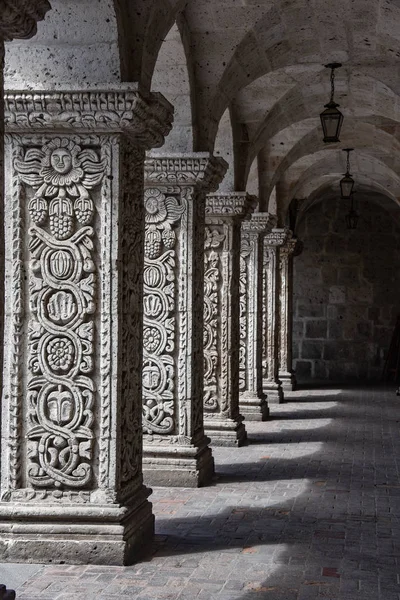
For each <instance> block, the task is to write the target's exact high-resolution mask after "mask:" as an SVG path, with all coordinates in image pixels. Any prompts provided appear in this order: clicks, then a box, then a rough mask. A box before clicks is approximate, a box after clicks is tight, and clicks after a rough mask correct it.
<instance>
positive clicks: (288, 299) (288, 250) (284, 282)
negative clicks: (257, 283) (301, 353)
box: [278, 238, 302, 391]
mask: <svg viewBox="0 0 400 600" xmlns="http://www.w3.org/2000/svg"><path fill="white" fill-rule="evenodd" d="M301 249H302V246H301V242H299V240H297V239H295V238H290V239H288V241H287V242H286V244H284V245H283V246H281V248H280V250H279V313H280V320H279V339H278V344H279V373H278V377H279V380H280V381H281V383H282V388H283V391H285V390H288V391H293V390H295V388H296V375H295V373H294V371H293V367H292V342H293V258H294V257H295V256H298V254H300V252H301Z"/></svg>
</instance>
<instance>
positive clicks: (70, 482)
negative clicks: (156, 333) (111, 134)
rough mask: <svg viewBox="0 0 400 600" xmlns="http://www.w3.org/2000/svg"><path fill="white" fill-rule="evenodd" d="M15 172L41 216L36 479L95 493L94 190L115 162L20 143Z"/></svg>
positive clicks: (31, 413)
mask: <svg viewBox="0 0 400 600" xmlns="http://www.w3.org/2000/svg"><path fill="white" fill-rule="evenodd" d="M14 168H15V170H16V172H17V173H18V175H19V179H20V181H21V182H23V183H24V184H25V185H26V189H27V198H29V199H28V200H27V209H28V213H29V215H30V220H31V223H30V228H29V253H30V263H29V264H30V268H29V302H30V308H31V315H30V319H29V322H28V335H27V343H28V367H27V369H28V373H27V390H28V392H27V394H28V424H27V440H28V461H29V463H28V468H27V478H28V481H29V483H30V484H31V485H32V486H34V487H37V488H46V489H57V488H58V489H60V488H61V489H67V490H68V489H76V488H87V486H88V485H90V483H91V481H92V478H93V471H92V465H91V459H92V443H93V438H94V433H93V412H92V411H93V406H94V402H95V392H96V387H95V383H94V381H93V377H92V374H93V371H94V357H93V355H94V348H93V342H94V316H93V315H94V313H95V310H96V304H95V294H96V282H97V275H96V268H95V263H94V244H93V238H94V230H93V227H92V226H91V225H90V223H91V221H92V219H93V216H94V211H95V206H94V202H93V199H92V197H91V190H93V189H94V188H95V187H97V186H99V184H100V183H101V181H102V178H103V176H104V171H105V168H106V163H105V161H104V160H102V159H101V158H100V152H99V149H98V148H96V149H94V148H93V147H91V148H82V146H81V145H80V144H78V143H76V142H75V141H73V140H71V139H69V138H62V137H56V138H52V139H51V140H49V141H47V142H46V143H45V144H44V145H42V146H41V147H38V146H36V145H33V144H32V145H30V146H29V147H20V155H19V156H18V157H17V158H16V159H15V160H14ZM30 190H33V191H34V193H33V194H32V192H31V191H30Z"/></svg>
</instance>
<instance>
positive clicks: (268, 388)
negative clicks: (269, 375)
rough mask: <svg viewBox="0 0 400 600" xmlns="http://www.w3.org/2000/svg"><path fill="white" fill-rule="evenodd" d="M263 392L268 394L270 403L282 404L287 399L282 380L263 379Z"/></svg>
mask: <svg viewBox="0 0 400 600" xmlns="http://www.w3.org/2000/svg"><path fill="white" fill-rule="evenodd" d="M263 392H264V394H266V396H267V402H268V404H282V403H283V401H284V399H285V398H284V394H283V389H282V385H281V383H280V382H276V381H263Z"/></svg>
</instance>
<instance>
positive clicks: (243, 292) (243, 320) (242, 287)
mask: <svg viewBox="0 0 400 600" xmlns="http://www.w3.org/2000/svg"><path fill="white" fill-rule="evenodd" d="M250 254H251V246H250V239H249V236H248V235H246V234H245V233H243V232H242V239H241V249H240V275H239V319H240V321H239V340H240V344H239V391H240V392H244V391H245V390H246V388H247V351H248V347H247V346H248V322H247V320H248V308H249V306H248V304H249V303H248V293H249V291H248V285H249V264H248V263H249V258H250Z"/></svg>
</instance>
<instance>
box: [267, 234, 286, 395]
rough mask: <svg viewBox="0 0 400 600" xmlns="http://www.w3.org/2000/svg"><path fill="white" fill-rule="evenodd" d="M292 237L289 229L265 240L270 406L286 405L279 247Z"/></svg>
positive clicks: (268, 392)
mask: <svg viewBox="0 0 400 600" xmlns="http://www.w3.org/2000/svg"><path fill="white" fill-rule="evenodd" d="M288 237H289V230H287V229H273V230H272V232H271V233H270V234H269V235H267V236H265V238H264V281H263V294H264V301H263V306H264V323H263V337H264V344H263V345H264V347H263V390H264V393H265V394H267V401H268V404H279V403H281V402H283V399H284V396H283V390H282V385H281V382H280V380H279V377H278V371H279V326H280V314H279V285H280V280H279V248H280V247H281V246H283V245H284V244H285V243H286V241H287V239H288Z"/></svg>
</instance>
